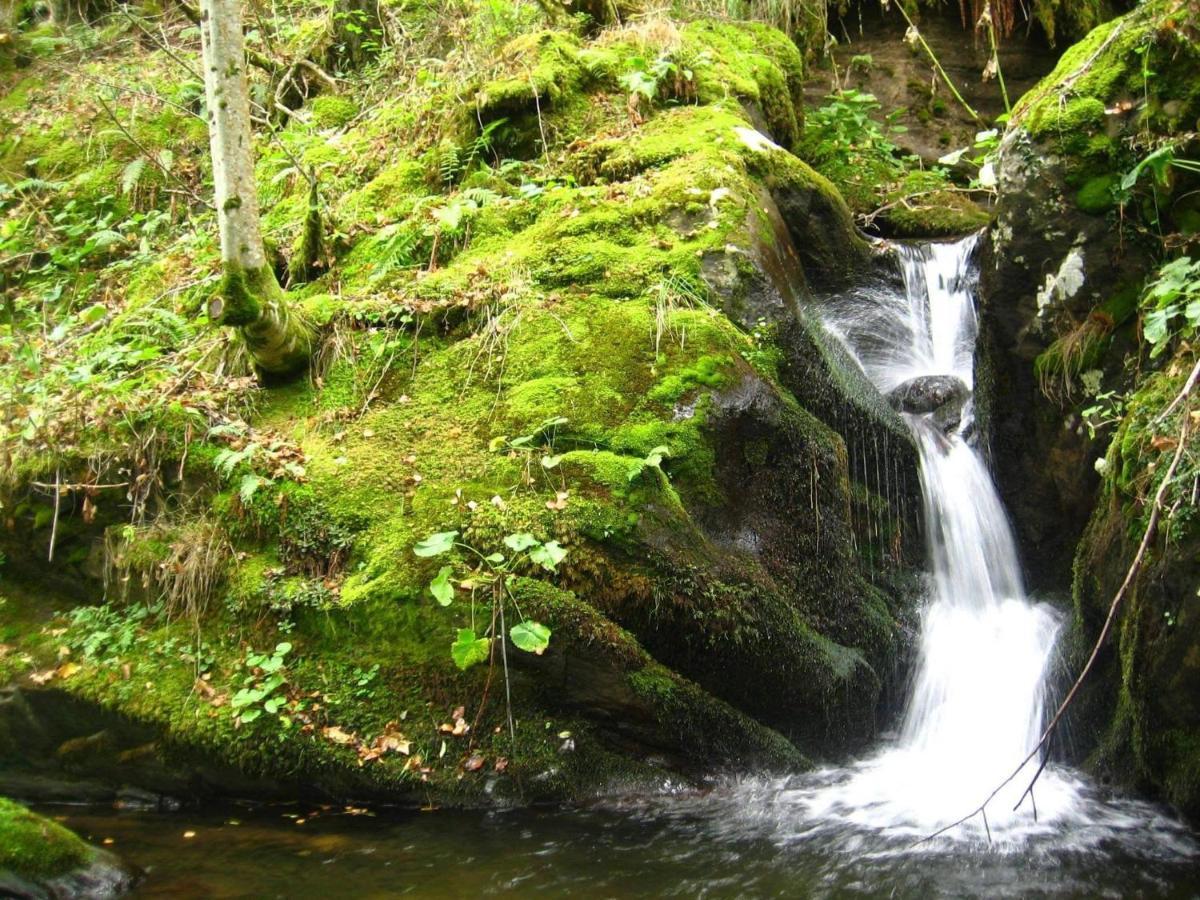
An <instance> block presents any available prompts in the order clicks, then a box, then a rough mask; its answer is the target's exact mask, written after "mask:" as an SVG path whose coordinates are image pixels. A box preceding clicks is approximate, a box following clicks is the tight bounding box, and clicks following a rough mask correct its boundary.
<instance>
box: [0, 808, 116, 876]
mask: <svg viewBox="0 0 1200 900" xmlns="http://www.w3.org/2000/svg"><path fill="white" fill-rule="evenodd" d="M132 883H133V878H132V876H131V875H130V874H129V873H128V872H127V871H126V870H125V869H124V868H123V867H122V866H121V865H120V864H119V863H117V861H116V859H115V858H114V857H112V856H111V855H110V854H107V853H103V852H101V851H100V850H98V849H97V848H95V847H92V846H90V845H88V844H86V843H84V842H83V841H82V840H81V839H80V838H79V837H78V836H76V835H75V834H74V833H72V832H70V831H68V830H67V829H66V828H64V827H63V826H61V825H59V824H58V823H57V822H52V821H50V820H49V819H46V818H44V817H42V816H39V815H37V814H36V813H33V812H31V811H30V810H28V809H26V808H25V807H24V806H21V805H20V804H17V803H14V802H13V801H11V800H8V799H6V798H3V797H0V891H3V892H4V893H6V894H8V895H10V896H15V897H49V896H53V897H60V896H97V897H109V896H116V895H118V894H121V893H124V892H125V891H126V890H128V889H129V888H130V887H131V886H132Z"/></svg>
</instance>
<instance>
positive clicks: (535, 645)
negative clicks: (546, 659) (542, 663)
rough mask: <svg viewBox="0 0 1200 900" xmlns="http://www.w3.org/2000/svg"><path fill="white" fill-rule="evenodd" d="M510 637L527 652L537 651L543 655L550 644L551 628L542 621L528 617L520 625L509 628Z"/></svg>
mask: <svg viewBox="0 0 1200 900" xmlns="http://www.w3.org/2000/svg"><path fill="white" fill-rule="evenodd" d="M508 634H509V637H511V638H512V642H513V643H514V644H516V645H517V647H518V648H520V649H521V650H524V651H525V652H526V653H536V654H537V655H538V656H541V655H542V654H543V653H544V652H545V651H546V648H547V647H549V646H550V629H549V628H547V627H546V626H545V625H543V624H542V623H541V622H535V621H533V620H532V619H526V620H525V621H524V622H522V623H521V624H520V625H514V626H513V627H512V628H511V629H509V632H508Z"/></svg>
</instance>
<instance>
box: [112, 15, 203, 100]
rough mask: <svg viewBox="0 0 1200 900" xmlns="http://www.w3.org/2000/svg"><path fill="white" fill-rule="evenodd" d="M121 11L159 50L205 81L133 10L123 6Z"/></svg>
mask: <svg viewBox="0 0 1200 900" xmlns="http://www.w3.org/2000/svg"><path fill="white" fill-rule="evenodd" d="M121 13H122V14H123V15H124V16H125V18H127V19H128V20H129V21H130V22H131V23H132V24H133V25H134V27H136V28H137V29H138V31H140V32H141V33H142V34H144V35H145V36H146V37H148V38H149V39H150V40H151V41H152V42H153V43H154V45H155V46H156V47H158V49H159V50H161V51H162V52H163V53H165V54H166V55H167V56H168V57H170V58H171V59H172V60H174V61H175V62H176V63H177V64H178V65H179V67H180V68H181V69H183V70H184V71H186V72H187V73H188V74H189V75H191V76H192V77H193V78H194V79H196V80H197V81H204V76H203V75H201V74H200V73H199V72H197V71H196V70H195V69H193V68H192V67H191V64H190V63H188V61H187V60H185V59H184V58H183V57H181V56H180V55H179V54H178V53H176V52H175V51H174V50H172V49H171V48H170V46H169V45H168V44H167V43H166V41H162V40H159V37H158V35H156V34H155V33H154V32H152V31H151V30H150V29H149V28H147V27H146V26H145V25H143V24H142V23H141V22H139V21H138V20H137V18H136V17H135V16H134V15H133V14H132V13H131V12H129V10H127V9H126V8H125V7H123V6H122V7H121Z"/></svg>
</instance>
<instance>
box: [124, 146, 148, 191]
mask: <svg viewBox="0 0 1200 900" xmlns="http://www.w3.org/2000/svg"><path fill="white" fill-rule="evenodd" d="M145 171H146V158H145V157H144V156H139V157H138V158H137V159H135V160H133V161H132V162H130V163H129V165H127V166H126V167H125V170H124V171H123V172H122V173H121V193H122V194H125V195H126V196H128V195H130V194H132V193H133V191H134V189H135V188H136V187H137V184H138V182H139V181H140V180H141V178H142V173H143V172H145Z"/></svg>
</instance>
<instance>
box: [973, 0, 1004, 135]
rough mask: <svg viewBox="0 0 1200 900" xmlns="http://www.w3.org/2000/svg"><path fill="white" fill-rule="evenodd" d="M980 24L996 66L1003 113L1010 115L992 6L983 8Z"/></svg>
mask: <svg viewBox="0 0 1200 900" xmlns="http://www.w3.org/2000/svg"><path fill="white" fill-rule="evenodd" d="M980 24H984V25H986V26H987V33H988V42H989V43H990V44H991V45H992V62H993V63H995V64H996V80H997V81H999V82H1000V96H1001V97H1003V98H1004V111H1005V112H1006V113H1008V114H1009V115H1012V105H1011V104H1010V103H1009V102H1008V88H1007V87H1006V86H1005V84H1004V70H1003V69H1001V68H1000V50H999V48H998V47H997V45H996V24H995V23H994V22H993V21H992V4H991V3H990V2H989V3H987V4H985V5H984V7H983V15H981V16H980V17H979V22H978V23H976V27H978V26H979V25H980Z"/></svg>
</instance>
